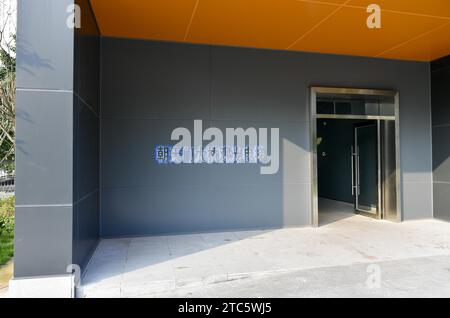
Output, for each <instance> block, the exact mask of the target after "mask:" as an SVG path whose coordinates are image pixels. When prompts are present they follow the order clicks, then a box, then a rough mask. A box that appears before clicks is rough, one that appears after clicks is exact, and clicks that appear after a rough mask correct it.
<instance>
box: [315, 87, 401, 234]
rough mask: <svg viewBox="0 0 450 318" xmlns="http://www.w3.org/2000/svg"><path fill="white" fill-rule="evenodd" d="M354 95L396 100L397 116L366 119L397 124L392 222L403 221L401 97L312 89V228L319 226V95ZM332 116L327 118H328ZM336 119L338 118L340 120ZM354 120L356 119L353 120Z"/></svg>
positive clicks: (389, 93) (374, 91)
mask: <svg viewBox="0 0 450 318" xmlns="http://www.w3.org/2000/svg"><path fill="white" fill-rule="evenodd" d="M322 93H323V94H330V93H331V94H353V95H374V96H392V97H394V99H395V105H394V106H395V116H394V117H392V116H389V118H387V117H386V116H367V118H366V119H375V120H390V121H394V122H395V172H396V174H395V196H396V204H395V211H393V212H395V213H394V214H393V215H392V217H390V218H388V219H389V220H390V221H394V222H401V221H402V204H401V202H402V198H401V197H402V195H401V180H400V171H401V166H400V163H401V160H400V145H401V141H400V95H399V93H398V92H396V91H392V90H379V89H359V88H342V87H320V86H311V87H310V136H311V139H310V168H311V226H313V227H318V226H319V205H318V202H319V197H318V195H319V193H318V177H317V118H319V116H323V115H318V114H317V95H318V94H322ZM337 116H338V117H339V118H341V119H347V118H348V119H352V117H354V116H349V115H337ZM328 117H329V118H331V117H332V116H327V118H328ZM338 117H336V118H338ZM363 117H364V116H358V119H364V118H363ZM353 119H354V118H353Z"/></svg>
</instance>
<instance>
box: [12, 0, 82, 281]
mask: <svg viewBox="0 0 450 318" xmlns="http://www.w3.org/2000/svg"><path fill="white" fill-rule="evenodd" d="M73 3H74V2H73V0H42V1H34V0H23V1H19V3H18V34H17V87H18V90H17V112H16V121H17V128H16V144H17V156H16V171H17V179H16V227H15V247H14V248H15V258H14V265H15V266H14V267H15V269H14V276H15V277H16V278H18V277H26V276H37V275H40V276H45V275H54V274H59V275H60V274H66V267H67V266H68V265H69V264H71V263H72V228H73V211H72V209H73V206H72V205H73V170H72V168H73V141H74V138H73V120H74V112H73V104H74V98H73V91H72V89H73V72H74V69H73V61H74V31H73V29H70V28H69V27H67V24H66V22H67V18H68V17H69V13H68V12H67V8H68V6H69V5H70V4H73Z"/></svg>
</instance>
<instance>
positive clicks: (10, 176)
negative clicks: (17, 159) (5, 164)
mask: <svg viewBox="0 0 450 318" xmlns="http://www.w3.org/2000/svg"><path fill="white" fill-rule="evenodd" d="M15 179H16V175H15V173H14V172H5V171H1V170H0V192H14V190H15Z"/></svg>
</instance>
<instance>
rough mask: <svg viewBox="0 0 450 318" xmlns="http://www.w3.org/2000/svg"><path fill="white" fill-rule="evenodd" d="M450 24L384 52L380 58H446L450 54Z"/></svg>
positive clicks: (427, 59) (420, 59)
mask: <svg viewBox="0 0 450 318" xmlns="http://www.w3.org/2000/svg"><path fill="white" fill-rule="evenodd" d="M442 39H450V22H448V23H446V24H445V25H443V26H442V27H440V28H438V29H436V30H435V31H433V32H430V33H427V34H425V35H421V36H419V37H416V38H414V39H412V40H409V41H408V42H405V43H403V44H401V45H398V46H397V47H395V48H393V49H391V50H389V51H387V52H384V53H383V54H381V55H380V57H384V58H393V59H408V60H418V61H432V60H434V59H436V57H441V56H446V55H448V54H449V52H450V41H442Z"/></svg>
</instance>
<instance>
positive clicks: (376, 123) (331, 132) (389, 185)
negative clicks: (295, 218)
mask: <svg viewBox="0 0 450 318" xmlns="http://www.w3.org/2000/svg"><path fill="white" fill-rule="evenodd" d="M311 106H312V107H311V108H312V111H311V117H312V118H311V120H312V121H311V122H312V125H311V126H312V133H311V135H312V148H313V149H312V153H313V156H312V157H313V158H312V171H313V173H312V174H313V179H312V193H313V198H312V200H313V202H312V205H313V215H312V221H313V225H314V226H319V225H321V224H327V223H330V222H333V221H334V220H338V219H340V218H344V217H348V216H352V215H353V214H360V215H364V216H367V217H371V218H376V219H386V220H391V221H397V222H398V221H401V209H400V204H399V203H400V191H399V190H400V176H399V171H400V169H399V165H400V164H399V163H400V160H399V134H398V94H397V93H396V92H392V91H380V90H361V89H341V88H323V87H313V88H312V89H311Z"/></svg>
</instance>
